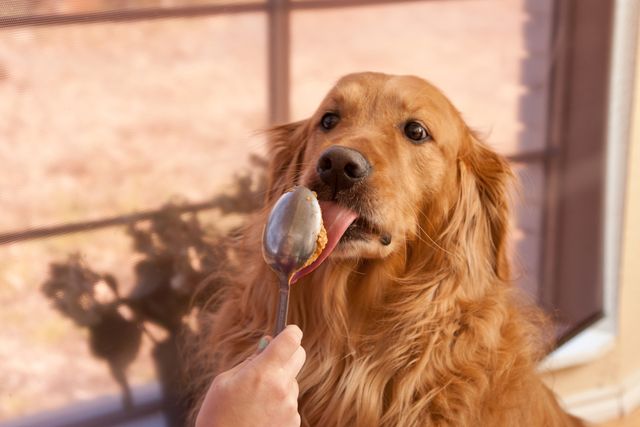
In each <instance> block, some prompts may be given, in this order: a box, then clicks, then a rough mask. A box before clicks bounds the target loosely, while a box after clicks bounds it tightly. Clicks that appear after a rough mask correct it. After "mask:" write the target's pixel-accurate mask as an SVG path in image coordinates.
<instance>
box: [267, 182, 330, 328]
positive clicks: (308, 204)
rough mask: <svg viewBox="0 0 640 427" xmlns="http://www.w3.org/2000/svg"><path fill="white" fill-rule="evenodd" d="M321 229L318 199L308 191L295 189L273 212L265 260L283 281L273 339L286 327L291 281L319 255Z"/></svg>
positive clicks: (285, 195)
mask: <svg viewBox="0 0 640 427" xmlns="http://www.w3.org/2000/svg"><path fill="white" fill-rule="evenodd" d="M321 228H322V212H321V211H320V205H319V204H318V199H317V198H316V195H315V193H313V192H312V191H311V190H309V189H308V188H306V187H303V186H297V187H294V188H293V189H292V190H291V191H289V192H287V193H285V194H283V195H282V196H280V198H279V199H278V201H276V203H275V205H274V206H273V208H272V209H271V213H270V214H269V219H268V220H267V224H266V225H265V227H264V232H263V234H262V256H263V257H264V260H265V261H266V263H267V264H268V265H269V267H271V269H272V270H273V271H274V272H275V273H276V275H277V276H278V279H279V281H280V286H279V300H278V314H277V322H276V330H275V334H274V336H276V335H278V334H279V333H280V332H281V331H282V330H283V329H284V327H285V326H286V322H287V313H288V310H289V287H290V284H291V278H292V276H293V274H294V273H295V272H296V271H298V270H300V269H301V268H302V267H303V266H304V265H305V263H306V262H307V260H309V258H311V256H312V255H313V254H314V252H315V251H316V245H317V240H318V235H319V234H320V230H321Z"/></svg>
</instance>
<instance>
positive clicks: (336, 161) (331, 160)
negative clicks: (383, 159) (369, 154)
mask: <svg viewBox="0 0 640 427" xmlns="http://www.w3.org/2000/svg"><path fill="white" fill-rule="evenodd" d="M317 171H318V175H320V179H321V180H322V182H324V183H325V184H327V185H329V186H331V187H332V188H334V190H335V191H340V190H346V189H348V188H350V187H351V186H353V185H354V184H356V183H358V182H360V181H363V180H364V179H365V178H366V177H367V176H369V174H370V173H371V164H369V162H368V161H367V159H365V157H364V156H363V155H362V154H361V153H360V152H359V151H357V150H354V149H352V148H347V147H341V146H339V145H334V146H333V147H330V148H328V149H326V150H325V152H324V153H322V155H321V156H320V160H318V167H317Z"/></svg>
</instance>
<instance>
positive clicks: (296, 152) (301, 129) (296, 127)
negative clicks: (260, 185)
mask: <svg viewBox="0 0 640 427" xmlns="http://www.w3.org/2000/svg"><path fill="white" fill-rule="evenodd" d="M268 139H269V141H268V148H269V169H268V171H267V192H266V200H265V202H266V203H267V204H269V202H271V201H273V200H274V199H276V198H277V197H279V196H280V195H281V194H282V193H284V192H285V191H287V190H288V189H289V188H290V187H292V186H293V185H295V183H296V181H297V179H298V177H299V175H300V171H301V168H302V163H303V159H304V151H305V147H306V140H307V120H301V121H298V122H294V123H288V124H284V125H279V126H275V127H273V128H271V129H270V130H269V131H268Z"/></svg>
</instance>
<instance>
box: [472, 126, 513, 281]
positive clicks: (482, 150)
mask: <svg viewBox="0 0 640 427" xmlns="http://www.w3.org/2000/svg"><path fill="white" fill-rule="evenodd" d="M469 135H470V140H469V144H468V145H467V147H466V150H465V153H464V154H463V156H462V157H461V161H462V162H463V163H464V164H465V165H466V166H467V167H468V168H469V169H470V172H471V174H472V175H473V179H474V181H475V187H476V192H477V195H478V197H479V202H480V206H481V207H482V210H483V213H484V219H485V220H486V221H487V222H488V224H487V225H488V231H489V234H490V238H491V244H492V249H493V253H494V263H495V264H494V269H495V273H496V275H497V276H498V277H499V278H501V279H503V280H509V274H510V273H509V263H508V254H507V235H508V228H509V186H510V185H511V183H512V182H513V178H514V176H513V172H512V170H511V167H510V166H509V163H508V162H507V160H506V159H505V158H504V157H503V156H501V155H499V154H498V153H496V152H495V151H493V150H492V149H491V148H489V147H488V146H487V145H485V144H484V143H483V142H482V141H480V139H479V138H478V137H477V136H476V135H475V134H473V133H472V132H469Z"/></svg>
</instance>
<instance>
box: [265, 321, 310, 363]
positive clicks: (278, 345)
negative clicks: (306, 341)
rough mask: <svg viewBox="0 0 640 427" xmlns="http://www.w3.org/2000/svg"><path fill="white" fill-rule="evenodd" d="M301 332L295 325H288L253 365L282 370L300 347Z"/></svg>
mask: <svg viewBox="0 0 640 427" xmlns="http://www.w3.org/2000/svg"><path fill="white" fill-rule="evenodd" d="M301 341H302V331H301V330H300V328H298V327H297V326H295V325H289V326H287V327H286V328H284V330H283V331H282V332H280V333H279V334H278V336H277V337H275V338H274V339H273V340H272V341H271V343H270V344H269V345H268V346H267V348H265V350H264V351H263V352H262V353H260V354H259V355H258V356H257V357H256V358H255V359H254V361H255V363H258V364H261V363H264V364H267V365H272V366H274V367H277V368H282V367H284V365H286V364H287V362H288V361H289V359H291V356H293V354H294V353H295V352H296V350H297V349H298V348H299V347H300V342H301Z"/></svg>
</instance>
